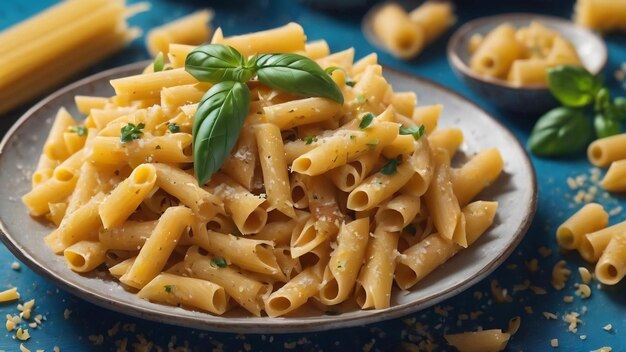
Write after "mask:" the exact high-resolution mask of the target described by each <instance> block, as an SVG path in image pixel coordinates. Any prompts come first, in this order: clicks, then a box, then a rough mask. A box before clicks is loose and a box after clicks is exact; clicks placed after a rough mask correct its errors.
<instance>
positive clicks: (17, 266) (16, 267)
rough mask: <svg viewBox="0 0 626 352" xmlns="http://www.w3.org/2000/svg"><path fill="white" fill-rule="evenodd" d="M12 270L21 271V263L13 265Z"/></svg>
mask: <svg viewBox="0 0 626 352" xmlns="http://www.w3.org/2000/svg"><path fill="white" fill-rule="evenodd" d="M11 269H13V270H16V271H17V270H20V263H18V262H13V263H11Z"/></svg>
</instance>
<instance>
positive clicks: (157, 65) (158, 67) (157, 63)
mask: <svg viewBox="0 0 626 352" xmlns="http://www.w3.org/2000/svg"><path fill="white" fill-rule="evenodd" d="M152 67H153V68H154V72H160V71H163V68H164V67H165V62H163V53H162V52H160V51H159V53H158V54H157V56H156V57H155V58H154V63H153V64H152Z"/></svg>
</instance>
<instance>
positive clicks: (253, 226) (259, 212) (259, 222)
mask: <svg viewBox="0 0 626 352" xmlns="http://www.w3.org/2000/svg"><path fill="white" fill-rule="evenodd" d="M266 221H267V212H266V211H265V210H263V209H259V208H257V209H254V211H253V212H252V213H250V215H249V216H248V218H247V219H246V221H245V222H244V223H243V229H242V230H244V231H245V232H249V233H254V232H258V231H260V230H261V228H262V227H263V225H265V222H266Z"/></svg>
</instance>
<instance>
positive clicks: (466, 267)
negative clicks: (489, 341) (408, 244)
mask: <svg viewBox="0 0 626 352" xmlns="http://www.w3.org/2000/svg"><path fill="white" fill-rule="evenodd" d="M145 65H146V63H137V64H132V65H128V66H123V67H120V68H116V69H113V70H109V71H106V72H102V73H100V74H97V75H94V76H91V77H88V78H85V79H83V80H81V81H78V82H76V83H74V84H72V85H70V86H67V87H65V88H63V89H61V90H59V91H57V92H56V93H54V94H52V95H51V96H49V97H48V98H46V99H44V100H43V101H42V102H40V103H39V104H37V105H35V106H34V107H33V108H32V109H30V110H29V111H28V112H26V114H24V116H22V117H21V118H20V119H19V120H18V121H17V122H16V123H15V125H14V126H13V127H12V128H11V129H10V130H9V131H8V133H7V134H6V135H5V136H4V139H3V140H2V144H0V184H2V185H3V187H1V188H0V229H1V230H2V232H3V234H2V236H1V237H2V240H3V241H4V243H5V244H6V246H7V247H8V248H9V249H10V250H11V252H13V254H15V255H16V256H17V257H18V258H19V259H20V260H22V261H23V262H24V263H25V264H26V265H28V266H29V267H30V268H32V269H33V270H34V271H35V272H37V273H38V274H40V275H41V276H43V277H45V278H46V279H48V280H50V281H52V282H53V283H54V284H56V285H58V286H59V287H61V288H63V289H65V290H67V291H69V292H71V293H73V294H75V295H76V296H78V297H81V298H83V299H85V300H87V301H89V302H92V303H94V304H97V305H100V306H102V307H105V308H108V309H112V310H115V311H118V312H121V313H124V314H129V315H133V316H137V317H140V318H144V319H149V320H154V321H159V322H163V323H168V324H176V325H181V326H188V327H193V328H199V329H206V330H214V331H229V332H235V331H237V332H241V331H246V332H249V333H287V332H303V331H316V330H328V329H336V328H341V327H348V326H355V325H362V324H367V323H372V322H379V321H381V320H385V319H392V318H397V317H400V316H403V315H406V314H409V313H411V312H415V311H418V310H420V309H424V308H427V307H429V306H432V305H434V304H436V303H438V302H440V301H442V300H444V299H446V298H450V297H452V296H454V295H456V294H458V293H460V292H461V291H463V290H466V289H467V288H469V287H471V286H472V285H473V284H475V283H477V282H478V281H480V280H481V279H483V278H484V277H486V276H487V275H488V274H489V273H491V272H492V271H493V270H494V269H496V268H497V267H498V265H500V264H501V263H502V262H503V261H504V260H505V259H506V258H507V257H508V256H509V254H511V252H513V250H514V249H515V247H516V246H517V244H518V243H519V242H520V241H521V240H522V238H523V236H524V234H525V233H526V230H527V229H528V226H529V225H530V222H531V220H532V217H533V214H534V212H535V208H536V200H537V190H536V182H535V175H534V171H533V168H532V165H531V163H530V161H529V160H528V156H527V154H526V152H525V151H524V148H523V147H522V146H521V145H520V144H519V143H518V142H517V141H516V139H515V137H514V136H513V135H512V134H511V133H510V132H509V131H508V130H507V129H506V128H505V127H503V126H502V125H501V124H500V123H498V122H497V121H496V120H494V119H493V118H492V117H490V116H489V115H488V114H487V113H486V112H484V111H483V110H481V109H480V108H478V107H477V106H476V105H474V104H473V103H471V102H469V101H467V100H465V99H464V98H462V97H461V96H459V95H457V94H456V93H453V92H451V91H449V90H447V89H445V88H443V87H441V86H439V85H437V84H435V83H433V82H430V81H427V80H423V79H420V78H416V77H413V76H410V75H407V74H405V73H401V72H398V71H394V70H391V69H385V76H386V78H387V79H388V81H389V82H390V83H391V84H392V85H393V87H394V90H395V91H415V92H416V93H417V95H418V97H419V102H420V104H433V103H441V104H443V105H444V106H445V108H444V112H443V115H442V118H441V122H440V125H441V126H442V127H447V126H456V127H459V128H461V129H462V130H463V132H464V133H465V143H464V144H463V146H462V153H461V155H460V156H459V157H458V158H455V162H456V161H458V162H462V161H463V160H462V159H463V158H466V157H468V156H471V155H472V154H474V153H476V152H477V151H479V150H482V149H484V148H488V147H498V148H499V149H500V151H501V153H502V156H503V157H504V160H505V168H504V170H505V172H504V174H503V175H502V176H501V177H500V178H499V179H498V181H497V182H496V184H494V185H493V186H491V187H490V188H489V190H488V191H487V192H485V193H483V194H481V196H480V198H481V199H485V200H496V201H498V202H499V207H498V215H497V217H496V221H495V224H494V226H493V227H492V228H491V229H490V230H489V232H488V233H486V234H485V235H483V236H482V237H481V238H480V239H479V241H477V242H476V243H475V244H474V245H473V246H471V247H470V248H469V249H467V250H464V251H461V252H460V253H459V254H458V255H457V256H455V257H454V258H452V259H451V260H449V261H448V262H447V263H446V264H445V265H444V266H442V267H441V268H438V269H437V270H436V271H434V272H433V273H432V274H431V275H430V276H428V277H427V278H426V279H425V280H423V281H421V282H420V283H419V284H418V285H417V286H415V287H414V288H413V289H412V290H411V291H410V292H408V293H403V292H400V291H398V290H394V292H393V295H392V299H391V301H392V303H391V307H390V308H388V309H383V310H365V311H352V312H347V313H343V314H340V315H332V316H331V315H324V314H323V313H321V312H317V313H315V312H308V313H306V314H302V315H299V316H297V317H286V318H274V319H271V318H267V317H244V316H227V317H218V316H213V315H210V314H206V313H202V312H195V311H190V310H185V309H181V308H177V307H169V306H164V305H159V304H154V303H150V302H148V301H144V300H141V299H139V298H137V296H136V295H134V294H132V293H130V292H127V291H125V290H124V289H123V288H122V287H121V286H120V285H119V284H118V283H117V282H115V281H113V280H112V279H110V278H108V277H107V276H106V275H97V274H93V275H89V276H81V275H79V274H76V273H74V272H72V271H70V269H68V267H67V265H66V264H65V261H64V258H63V257H62V256H56V255H53V254H52V253H51V252H50V250H49V249H48V248H47V247H46V246H45V245H44V242H43V240H42V238H43V237H44V236H45V235H47V234H48V233H49V232H50V231H51V226H50V225H47V224H45V223H43V222H40V221H37V220H35V219H33V218H31V217H30V216H29V215H28V213H27V209H26V207H25V206H24V205H23V204H22V203H21V201H20V198H21V196H22V195H24V194H25V193H26V192H28V191H29V190H30V187H31V181H30V175H31V173H32V171H33V170H34V168H35V166H36V163H37V160H38V158H39V154H40V152H41V149H42V145H43V143H44V141H45V139H46V136H47V134H48V131H49V130H50V126H51V124H52V119H53V116H54V115H55V112H56V111H57V109H59V108H60V107H61V106H65V107H67V108H68V109H69V110H70V112H72V113H73V114H74V115H75V116H78V113H77V111H76V110H75V108H74V96H75V95H100V96H111V95H112V94H113V90H112V88H111V87H110V86H109V80H110V79H113V78H118V77H123V76H127V75H130V74H136V73H139V72H140V71H141V69H142V68H143V67H144V66H145ZM456 159H459V160H456Z"/></svg>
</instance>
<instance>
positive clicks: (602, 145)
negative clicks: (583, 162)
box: [587, 133, 626, 167]
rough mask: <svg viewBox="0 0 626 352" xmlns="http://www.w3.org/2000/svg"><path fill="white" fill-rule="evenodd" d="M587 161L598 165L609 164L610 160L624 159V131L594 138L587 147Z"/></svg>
mask: <svg viewBox="0 0 626 352" xmlns="http://www.w3.org/2000/svg"><path fill="white" fill-rule="evenodd" d="M587 157H588V158H589V162H590V163H592V164H593V165H595V166H598V167H606V166H609V165H610V164H611V163H612V162H614V161H617V160H622V159H626V133H622V134H618V135H615V136H611V137H606V138H601V139H596V140H595V141H593V142H592V143H591V144H589V147H588V148H587Z"/></svg>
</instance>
